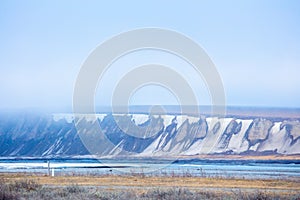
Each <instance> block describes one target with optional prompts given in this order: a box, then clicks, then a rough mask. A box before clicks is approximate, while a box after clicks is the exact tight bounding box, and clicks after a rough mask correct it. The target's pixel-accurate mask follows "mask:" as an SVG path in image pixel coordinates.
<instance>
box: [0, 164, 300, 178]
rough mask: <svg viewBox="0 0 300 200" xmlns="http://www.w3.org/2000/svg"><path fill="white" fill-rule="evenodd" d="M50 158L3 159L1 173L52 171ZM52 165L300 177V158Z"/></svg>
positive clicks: (57, 170)
mask: <svg viewBox="0 0 300 200" xmlns="http://www.w3.org/2000/svg"><path fill="white" fill-rule="evenodd" d="M47 161H48V160H44V159H0V173H1V172H28V173H45V174H47V173H48V164H47ZM49 161H50V168H51V171H52V169H53V170H54V174H55V175H56V176H59V175H72V174H76V175H103V174H132V173H143V174H145V175H161V176H165V175H166V176H203V177H226V178H228V177H229V178H234V177H235V178H255V179H262V178H264V179H265V178H267V179H297V180H300V161H297V160H286V161H280V160H275V161H255V160H254V161H243V160H239V161H236V160H184V161H175V162H166V161H157V160H147V161H145V160H122V161H119V160H100V161H98V160H95V159H51V160H49Z"/></svg>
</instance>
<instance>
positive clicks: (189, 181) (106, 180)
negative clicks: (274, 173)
mask: <svg viewBox="0 0 300 200" xmlns="http://www.w3.org/2000/svg"><path fill="white" fill-rule="evenodd" d="M28 178H30V179H32V180H34V181H35V182H37V183H38V184H41V185H53V186H67V185H70V184H77V185H84V186H126V187H127V186H131V187H190V188H242V189H245V188H246V189H277V190H298V191H300V180H249V179H225V178H202V177H157V176H149V177H148V176H118V175H103V176H57V177H49V176H45V175H30V176H29V175H26V174H0V179H2V180H3V181H5V182H15V181H21V180H24V179H28Z"/></svg>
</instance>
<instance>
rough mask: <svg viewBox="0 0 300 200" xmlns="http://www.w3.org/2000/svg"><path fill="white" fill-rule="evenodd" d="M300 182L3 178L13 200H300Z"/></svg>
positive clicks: (1, 186)
mask: <svg viewBox="0 0 300 200" xmlns="http://www.w3.org/2000/svg"><path fill="white" fill-rule="evenodd" d="M299 191H300V181H292V180H243V179H222V178H221V179H220V178H219V179H218V178H200V177H155V176H150V177H147V176H139V175H136V176H115V175H105V176H57V177H49V176H44V175H37V174H0V200H4V199H10V200H17V199H49V200H50V199H63V200H64V199H120V200H121V199H122V200H123V199H137V200H140V199H144V200H147V199H149V200H150V199H249V200H254V199H270V200H271V199H300V192H299Z"/></svg>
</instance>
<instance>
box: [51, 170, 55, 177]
mask: <svg viewBox="0 0 300 200" xmlns="http://www.w3.org/2000/svg"><path fill="white" fill-rule="evenodd" d="M51 172H52V173H51V176H54V168H52V169H51Z"/></svg>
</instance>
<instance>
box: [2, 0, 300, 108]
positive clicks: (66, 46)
mask: <svg viewBox="0 0 300 200" xmlns="http://www.w3.org/2000/svg"><path fill="white" fill-rule="evenodd" d="M0 27H1V29H0V30H1V31H0V94H1V98H0V109H10V108H12V109H18V108H28V107H37V108H49V109H51V108H53V109H54V108H62V107H71V106H72V102H73V99H72V98H73V91H74V85H75V83H76V78H77V76H78V74H79V71H80V69H81V66H82V64H83V62H84V61H85V60H86V59H87V57H88V56H89V54H90V53H91V52H92V51H93V50H94V49H95V48H96V47H97V46H98V45H100V44H101V43H102V42H104V41H106V40H107V39H109V38H111V37H113V36H115V35H117V34H119V33H122V32H126V31H129V30H132V29H138V28H145V27H158V28H163V29H169V30H174V31H177V32H179V33H181V34H184V35H186V36H188V37H189V38H191V39H193V40H194V41H195V42H196V43H198V44H199V45H200V46H201V47H202V48H203V49H204V50H205V51H206V53H207V54H208V55H209V57H210V58H211V59H212V61H213V62H214V64H215V66H216V68H217V70H218V72H219V74H220V76H221V79H222V81H223V85H224V90H225V95H226V103H227V105H234V106H260V107H261V106H267V107H300V90H299V86H300V56H299V55H300V37H299V35H300V1H297V0H294V1H293V0H288V1H282V0H280V1H279V0H264V1H261V0H251V1H250V0H249V1H247V0H245V1H237V0H236V1H231V0H228V1H221V0H220V1H215V0H213V1H171V0H166V1H159V0H154V1H92V0H90V1H59V0H54V1H47V0H46V1H31V0H28V1H21V0H19V1H16V0H2V1H0ZM169 56H170V55H167V54H164V53H158V52H152V51H146V52H143V53H136V54H135V55H129V56H128V58H127V60H126V58H124V59H123V61H122V60H121V61H119V64H117V63H116V64H114V66H112V67H111V68H110V69H109V71H108V72H107V75H106V78H105V77H104V78H103V80H101V81H102V82H101V81H100V83H99V84H100V85H99V87H98V90H100V91H101V92H99V91H96V93H95V99H96V104H97V105H108V104H109V103H110V97H109V95H111V92H112V90H113V88H114V86H115V85H116V83H117V82H118V79H120V78H121V77H122V75H124V74H126V69H127V71H128V70H129V69H130V66H129V65H130V64H136V63H141V61H143V62H158V63H166V64H168V65H174V69H175V70H177V71H179V72H182V74H183V76H184V77H185V78H187V80H189V81H190V82H191V85H193V88H194V89H195V91H196V96H197V98H198V100H199V102H200V104H209V103H210V96H209V91H207V88H205V84H204V83H203V80H202V79H201V78H197V77H194V75H193V72H192V71H191V70H186V68H188V67H189V66H185V67H184V68H183V66H184V65H185V64H184V63H182V61H180V60H178V58H174V57H173V58H172V59H171V61H170V59H169ZM129 58H130V59H129ZM135 60H138V61H139V62H136V61H135ZM125 63H126V64H127V65H128V66H129V67H128V68H122V66H123V65H125ZM121 68H122V69H121ZM197 87H199V88H198V89H197ZM197 91H198V92H197ZM97 94H98V95H97ZM99 94H101V95H99ZM130 102H131V103H132V104H159V103H161V104H176V98H175V97H174V95H173V96H172V94H171V93H170V92H169V91H167V90H166V89H165V88H159V87H157V86H153V87H151V86H147V87H144V88H142V89H140V90H139V91H136V92H135V93H134V95H133V96H132V99H131V100H130Z"/></svg>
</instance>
